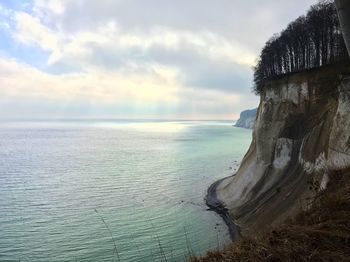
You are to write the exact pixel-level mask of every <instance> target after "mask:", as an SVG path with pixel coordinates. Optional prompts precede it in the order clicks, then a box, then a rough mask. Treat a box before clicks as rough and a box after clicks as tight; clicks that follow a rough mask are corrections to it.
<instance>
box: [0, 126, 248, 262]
mask: <svg viewBox="0 0 350 262" xmlns="http://www.w3.org/2000/svg"><path fill="white" fill-rule="evenodd" d="M251 139H252V132H251V130H248V129H242V128H236V127H233V125H232V122H230V121H160V120H148V121H144V120H79V121H77V120H60V121H2V122H0V261H33V262H41V261H42V262H49V261H52V262H55V261H72V262H75V261H102V262H103V261H127V262H128V261H146V262H148V261H186V260H188V259H189V258H190V257H191V256H200V255H203V254H205V253H206V252H207V251H208V250H216V249H219V248H221V247H223V246H224V245H225V244H228V243H229V241H230V238H229V235H228V230H227V227H226V225H225V224H224V222H223V221H222V219H221V218H220V216H218V215H217V214H216V213H215V212H213V211H209V210H208V207H207V206H206V205H205V201H204V198H205V195H206V190H207V188H208V187H209V186H210V185H211V184H212V183H213V182H215V181H216V180H218V179H220V178H223V177H225V176H229V175H231V174H233V173H234V172H235V170H236V169H237V168H238V166H239V164H240V161H241V160H242V158H243V156H244V154H245V152H246V151H247V149H248V147H249V144H250V142H251Z"/></svg>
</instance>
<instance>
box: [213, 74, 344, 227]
mask: <svg viewBox="0 0 350 262" xmlns="http://www.w3.org/2000/svg"><path fill="white" fill-rule="evenodd" d="M349 166H350V74H349V68H346V67H325V68H320V69H314V70H310V71H308V72H303V73H298V74H294V75H291V76H286V77H284V78H281V79H279V80H274V81H270V82H268V83H267V84H265V87H264V89H263V92H262V94H261V101H260V105H259V108H258V115H257V119H256V124H255V128H254V131H253V140H252V144H251V146H250V148H249V150H248V152H247V154H246V155H245V157H244V159H243V161H242V164H241V166H240V168H239V170H238V171H237V173H236V174H235V175H233V176H231V177H228V178H226V179H224V180H222V181H221V182H220V183H219V184H218V185H217V187H216V195H217V198H218V200H219V201H221V202H222V203H223V204H224V205H225V206H226V207H227V209H228V211H229V214H230V216H231V218H232V219H233V220H234V221H235V222H236V223H237V224H238V225H240V226H241V228H242V230H243V232H244V231H253V230H257V229H260V228H261V227H263V226H265V225H270V224H272V223H277V222H279V221H281V220H283V219H284V218H285V217H286V216H287V215H290V214H292V213H293V212H294V211H295V210H298V209H300V207H301V205H303V204H306V203H307V200H308V198H310V197H312V196H313V195H314V194H315V190H314V188H315V187H316V188H317V189H320V188H322V187H325V186H326V184H327V181H328V173H329V172H330V171H331V170H335V169H339V168H345V167H349Z"/></svg>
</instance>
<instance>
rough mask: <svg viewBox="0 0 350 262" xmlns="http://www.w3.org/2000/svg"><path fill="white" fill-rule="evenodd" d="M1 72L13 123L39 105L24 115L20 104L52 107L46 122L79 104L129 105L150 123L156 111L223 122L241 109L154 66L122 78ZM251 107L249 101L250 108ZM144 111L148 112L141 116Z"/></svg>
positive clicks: (18, 69)
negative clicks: (57, 112) (58, 111)
mask: <svg viewBox="0 0 350 262" xmlns="http://www.w3.org/2000/svg"><path fill="white" fill-rule="evenodd" d="M0 72H1V73H0V82H1V83H2V85H1V89H2V90H1V93H2V95H1V98H0V105H1V104H3V103H4V102H6V101H13V100H15V101H17V102H16V103H15V104H13V105H12V107H13V108H7V110H10V111H11V110H12V111H13V112H18V114H17V115H16V116H17V117H21V116H22V114H30V113H31V112H32V115H34V112H36V111H38V108H40V106H41V105H40V104H37V105H34V106H31V107H30V109H28V108H26V109H25V110H24V111H18V108H21V103H30V104H35V103H36V102H35V101H42V102H41V103H43V104H44V103H50V105H51V108H50V110H51V112H44V111H43V110H42V112H41V113H42V114H43V115H44V116H45V114H46V115H47V116H50V114H51V115H52V114H53V113H55V112H54V110H53V109H52V107H54V108H55V107H57V108H61V105H65V106H67V105H69V106H74V105H76V104H79V105H81V106H84V105H85V106H87V105H94V106H96V107H101V108H103V107H106V106H108V107H109V108H112V109H113V108H114V107H115V108H118V106H121V105H127V106H128V107H131V108H134V109H135V110H136V111H135V110H134V112H133V113H134V114H137V115H142V114H149V116H150V117H157V114H158V113H159V112H158V111H157V110H158V109H157V108H164V107H166V108H170V111H169V112H168V116H169V117H173V118H174V117H175V118H176V117H186V116H187V117H191V116H193V117H194V118H200V117H204V118H207V117H210V116H211V117H215V116H217V113H220V115H221V117H223V116H224V117H228V116H230V117H234V116H236V114H235V111H236V110H237V109H235V108H236V107H235V106H239V102H240V100H242V96H239V95H227V94H223V93H221V92H218V91H215V90H203V91H201V92H200V93H198V90H195V89H191V88H190V89H188V88H183V87H181V86H179V85H178V83H177V77H176V76H177V72H176V70H173V69H171V68H167V67H159V66H157V65H154V67H153V70H152V71H151V72H148V73H147V74H143V75H140V74H126V75H124V74H120V73H119V72H111V71H104V70H99V71H96V70H94V71H93V72H85V73H74V74H62V75H51V74H48V73H44V72H41V71H39V70H38V69H35V68H33V67H31V66H30V65H26V64H22V63H19V62H17V61H15V60H13V59H6V58H2V57H0ZM21 101H22V102H21ZM23 101H25V102H23ZM254 102H255V101H251V103H252V104H254ZM236 103H237V104H236ZM138 108H140V110H139V109H138ZM145 108H146V109H147V108H148V109H149V110H150V112H147V111H145ZM157 112H158V113H157ZM129 113H130V112H129ZM5 114H6V115H7V114H8V112H5V111H4V112H2V113H1V114H0V117H3V116H4V115H5ZM36 114H37V112H36ZM81 114H84V113H81ZM128 116H129V117H130V115H128V113H125V115H124V117H128Z"/></svg>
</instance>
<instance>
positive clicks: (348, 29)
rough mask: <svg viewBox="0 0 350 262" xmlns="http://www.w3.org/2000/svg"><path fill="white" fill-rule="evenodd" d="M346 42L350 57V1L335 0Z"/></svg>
mask: <svg viewBox="0 0 350 262" xmlns="http://www.w3.org/2000/svg"><path fill="white" fill-rule="evenodd" d="M335 4H336V7H337V11H338V16H339V21H340V25H341V28H342V31H343V36H344V41H345V44H346V47H347V49H348V53H349V56H350V1H349V0H335Z"/></svg>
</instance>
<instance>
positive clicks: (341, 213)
mask: <svg viewBox="0 0 350 262" xmlns="http://www.w3.org/2000/svg"><path fill="white" fill-rule="evenodd" d="M330 179H331V181H330V183H329V186H328V188H327V190H325V191H323V192H322V193H320V194H319V195H318V196H317V197H316V198H315V200H314V203H313V205H312V206H311V208H309V209H308V210H305V211H301V212H300V213H299V214H298V215H297V216H296V217H295V218H293V219H291V220H289V221H287V222H286V223H285V224H283V225H281V226H278V227H275V228H271V229H268V230H266V231H265V232H261V233H259V235H256V236H248V237H245V238H243V239H241V240H240V241H237V242H235V243H232V244H231V245H230V246H228V247H226V248H225V249H224V250H222V251H213V252H208V254H207V255H206V256H205V257H202V258H193V259H192V260H191V261H192V262H219V261H350V169H347V170H340V171H335V172H333V173H332V174H331V175H330Z"/></svg>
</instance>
